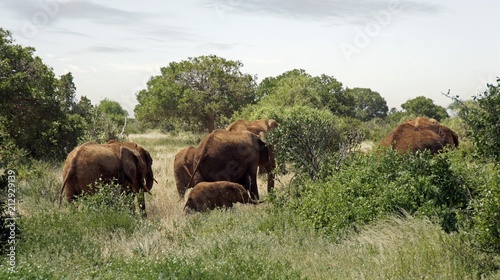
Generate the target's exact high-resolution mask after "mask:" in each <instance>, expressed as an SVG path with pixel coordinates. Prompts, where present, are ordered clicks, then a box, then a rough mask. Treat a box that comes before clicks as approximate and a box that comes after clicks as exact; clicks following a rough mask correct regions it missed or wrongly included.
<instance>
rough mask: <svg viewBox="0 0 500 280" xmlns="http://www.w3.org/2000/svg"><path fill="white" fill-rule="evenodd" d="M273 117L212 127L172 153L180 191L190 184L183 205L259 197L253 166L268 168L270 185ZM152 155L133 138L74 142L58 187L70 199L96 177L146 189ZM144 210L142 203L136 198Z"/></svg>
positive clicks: (88, 190) (90, 189)
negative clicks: (269, 141) (195, 144)
mask: <svg viewBox="0 0 500 280" xmlns="http://www.w3.org/2000/svg"><path fill="white" fill-rule="evenodd" d="M278 125H279V124H278V123H277V122H276V121H275V120H272V119H270V120H257V121H245V120H239V121H236V122H234V123H232V124H231V125H229V126H228V127H227V129H219V130H215V131H213V132H211V133H209V134H208V135H206V136H205V138H204V139H203V140H202V141H201V142H200V144H199V145H198V147H192V146H190V147H187V148H185V149H182V150H181V151H179V152H178V153H177V155H176V156H175V159H174V177H175V182H176V187H177V191H178V193H179V197H180V199H181V200H182V199H183V198H184V195H185V193H186V190H187V189H189V188H193V190H192V191H191V192H190V193H189V197H188V198H187V200H186V204H185V207H184V209H185V210H186V211H189V210H195V211H204V210H207V209H213V208H215V207H231V206H232V205H233V203H237V202H240V203H253V204H257V203H260V201H259V191H258V188H257V170H258V168H261V169H263V170H265V172H266V173H267V174H268V176H267V177H268V190H271V189H272V188H273V187H274V175H273V173H272V172H273V169H274V165H275V163H274V150H273V148H272V146H270V145H266V143H265V142H264V135H265V133H267V132H268V131H269V130H271V129H273V128H276V127H278ZM152 164H153V159H152V158H151V156H150V154H149V152H147V151H146V150H145V149H144V148H142V147H141V146H139V145H137V144H136V143H132V142H127V143H122V142H118V141H109V142H108V143H106V144H97V143H85V144H83V145H81V146H79V147H77V148H75V149H74V150H73V151H72V152H71V153H70V154H69V155H68V157H67V159H66V161H65V163H64V167H63V184H62V188H61V193H60V201H61V200H62V194H63V192H65V193H66V200H67V201H68V202H71V201H73V200H75V199H76V197H77V196H78V195H81V194H83V193H85V194H93V193H94V192H95V189H96V188H95V185H96V183H97V182H99V181H100V182H103V183H110V182H116V183H118V184H119V185H121V186H122V188H123V191H124V192H127V193H130V192H133V193H139V192H149V191H150V190H151V188H152V186H153V182H154V181H156V180H155V179H154V175H153V171H152ZM140 207H141V212H142V213H143V214H145V203H144V201H143V203H142V204H140Z"/></svg>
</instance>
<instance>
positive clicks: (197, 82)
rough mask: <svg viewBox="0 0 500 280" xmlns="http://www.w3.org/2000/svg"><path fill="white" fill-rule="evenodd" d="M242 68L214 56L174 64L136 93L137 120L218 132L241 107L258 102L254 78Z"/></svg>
mask: <svg viewBox="0 0 500 280" xmlns="http://www.w3.org/2000/svg"><path fill="white" fill-rule="evenodd" d="M241 67H243V64H242V63H241V62H239V61H232V60H226V59H224V58H221V57H217V56H215V55H210V56H200V57H194V58H189V59H188V60H183V61H181V62H171V63H170V64H169V65H168V66H167V67H164V68H162V69H161V75H159V76H155V77H151V79H150V80H149V82H148V83H147V88H146V89H144V90H141V91H140V92H138V93H137V100H138V101H139V104H138V105H137V106H136V107H135V110H134V111H135V114H136V117H137V118H138V119H139V120H140V121H142V122H146V123H151V124H154V125H158V124H161V123H162V122H165V121H172V122H175V121H177V122H184V123H187V124H189V125H190V126H191V127H198V128H201V127H202V128H205V129H207V130H208V131H212V130H214V129H215V127H216V124H217V123H219V122H220V121H221V120H222V119H223V118H229V117H231V116H232V114H233V113H234V112H235V111H237V110H239V109H240V108H241V107H242V106H244V105H247V104H250V103H253V102H255V100H256V92H255V87H256V85H255V77H254V76H252V75H249V74H243V73H242V72H241V70H240V69H241Z"/></svg>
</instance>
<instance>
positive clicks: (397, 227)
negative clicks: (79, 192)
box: [0, 134, 477, 279]
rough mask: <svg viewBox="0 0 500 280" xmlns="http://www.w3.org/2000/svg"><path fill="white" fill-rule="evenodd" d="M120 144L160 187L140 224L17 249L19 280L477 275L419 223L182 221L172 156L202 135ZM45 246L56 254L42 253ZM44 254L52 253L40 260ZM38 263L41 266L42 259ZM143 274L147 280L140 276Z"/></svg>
mask: <svg viewBox="0 0 500 280" xmlns="http://www.w3.org/2000/svg"><path fill="white" fill-rule="evenodd" d="M128 140H129V141H134V142H136V143H138V144H139V145H141V146H143V147H144V148H146V149H147V150H148V151H149V152H150V153H151V155H152V157H153V160H154V162H153V171H154V174H155V177H156V179H157V181H158V184H155V186H154V187H153V189H152V191H151V192H152V196H150V195H146V206H147V212H148V218H147V219H136V220H135V221H137V223H138V226H137V227H136V228H135V229H134V230H133V231H132V232H130V231H129V232H127V231H126V230H122V229H117V230H113V231H111V232H104V233H103V232H102V231H96V232H92V231H89V230H86V229H85V227H83V228H81V229H78V231H77V232H78V234H80V236H76V237H75V239H76V240H78V242H82V243H85V242H91V243H92V244H95V249H96V250H97V251H96V252H94V251H93V249H92V248H91V249H89V248H86V247H83V248H82V249H81V252H80V251H79V250H80V249H77V250H76V251H73V252H71V251H69V252H65V251H64V250H65V249H66V248H68V247H69V248H73V246H77V247H75V248H80V247H78V246H80V245H72V244H71V243H70V244H68V245H65V246H59V245H58V244H54V243H57V242H61V240H59V239H58V236H57V235H55V234H47V235H40V236H38V237H37V238H38V241H36V242H45V243H43V245H42V248H41V249H35V248H33V247H35V246H33V245H31V246H30V247H29V248H24V249H21V250H26V251H27V252H26V253H25V254H23V256H22V257H20V260H22V262H23V263H24V264H25V265H26V268H25V270H24V273H25V274H24V275H23V276H26V277H25V278H29V276H32V277H31V278H34V276H35V275H36V276H37V277H38V276H39V275H40V273H42V272H43V273H46V274H45V276H41V277H42V278H56V279H57V278H78V277H80V278H95V277H96V276H97V275H101V277H102V278H103V279H133V278H134V277H135V278H143V279H146V278H147V279H149V278H155V279H157V278H158V275H159V276H160V277H162V275H163V276H165V275H169V273H177V274H176V275H178V276H175V275H174V276H170V275H169V277H173V278H176V277H178V278H181V279H187V278H190V279H207V278H211V279H213V278H232V279H234V278H238V277H243V276H244V278H248V279H262V278H268V279H280V278H288V279H298V278H301V279H303V278H307V279H474V278H477V275H475V274H474V273H475V271H474V270H467V269H469V268H466V267H465V265H464V264H465V263H466V261H467V258H468V257H470V256H472V253H471V252H468V251H467V250H466V249H464V248H466V246H467V244H465V243H463V242H461V241H460V240H458V239H456V238H454V236H450V235H448V234H446V233H444V232H443V231H442V230H441V229H440V228H439V227H438V226H436V225H434V224H432V223H431V222H429V221H427V220H419V219H412V218H410V217H407V218H389V219H387V220H383V221H379V222H377V223H375V224H373V225H370V226H367V227H366V228H365V229H364V230H363V231H361V232H360V233H353V234H352V235H351V237H350V238H349V239H348V240H343V241H341V242H340V243H337V242H335V241H332V239H330V238H328V236H322V235H319V234H318V233H317V232H315V231H314V230H313V229H312V228H310V227H308V226H306V225H302V224H301V222H300V221H298V220H297V219H296V218H295V217H292V216H291V214H290V213H283V212H279V211H276V209H275V208H274V207H275V206H274V205H273V204H271V203H263V204H260V205H257V206H254V205H241V204H237V205H236V207H234V209H230V210H227V211H224V210H215V211H211V212H208V213H195V214H190V215H186V214H184V212H183V207H184V201H179V198H178V194H177V190H176V187H175V181H174V178H173V159H174V156H175V154H176V153H177V152H178V151H179V150H181V149H183V148H185V147H186V146H188V145H196V143H198V142H199V141H200V140H201V136H199V135H192V134H181V135H175V136H172V135H168V136H165V135H156V134H154V135H130V136H129V139H128ZM49 173H50V174H48V175H47V177H48V178H51V180H53V181H54V180H56V181H57V180H59V179H58V178H60V171H59V170H58V168H54V169H52V170H50V171H49ZM54 178H56V179H54ZM44 180H45V179H44ZM290 180H291V175H286V176H282V177H280V178H278V181H277V183H276V187H277V189H280V188H285V187H287V185H288V182H289V181H290ZM258 184H259V192H260V193H261V194H262V195H261V196H262V198H263V199H265V198H266V196H267V186H266V183H265V182H262V180H259V182H258ZM51 187H53V186H51ZM57 187H59V185H58V186H57ZM31 196H34V197H35V196H38V194H37V193H35V194H31ZM44 199H46V198H43V197H41V198H40V200H41V201H42V203H41V204H40V203H35V202H34V201H35V200H33V199H32V198H30V199H28V200H26V202H23V203H25V204H27V205H25V207H21V208H22V209H30V211H36V209H37V207H39V206H40V205H45V204H44V203H45V202H43V201H44ZM21 206H22V205H21ZM48 207H52V210H50V211H53V212H54V213H56V214H59V215H60V216H64V215H66V214H70V211H69V210H68V207H63V208H62V209H54V207H53V206H52V205H51V202H48V203H46V206H43V208H40V211H45V210H42V209H48ZM32 214H36V213H32ZM61 214H62V215H61ZM334 214H335V213H332V215H334ZM73 215H75V214H73ZM76 215H77V216H78V213H77V214H76ZM33 216H34V218H33V221H34V222H37V221H36V219H37V218H36V215H33ZM55 217H59V216H57V215H56V216H55ZM30 222H31V221H30ZM63 222H65V220H62V222H60V223H58V222H57V221H56V222H52V224H51V225H53V226H56V227H57V226H59V225H61V223H63ZM41 223H42V224H45V221H41ZM77 225H79V224H78V223H77ZM61 228H64V227H63V225H61ZM35 230H36V229H35ZM52 230H53V232H60V230H59V229H52ZM31 244H36V243H31ZM52 246H54V248H52V249H50V248H51V247H52ZM61 248H62V249H61ZM44 250H49V252H57V254H58V255H57V256H51V257H50V258H48V256H47V253H44V252H45V251H44ZM462 253H463V254H462ZM45 259H47V261H41V260H45ZM42 262H43V265H41V263H42ZM82 263H83V265H82ZM112 263H123V264H124V265H125V264H130V263H131V264H136V265H139V267H140V268H141V269H142V268H144V269H145V271H137V270H136V269H135V268H130V269H128V270H127V269H126V268H125V267H123V266H118V267H114V266H113V265H111V264H112ZM142 263H144V264H147V266H143V265H141V264H142ZM167 264H168V265H167ZM176 264H177V265H178V266H176ZM75 265H76V266H78V265H81V266H83V267H86V269H87V270H88V271H87V270H85V271H83V272H82V271H81V270H78V269H75V268H74V267H75ZM186 266H187V267H186ZM146 273H149V274H148V275H153V276H149V277H146V276H145V275H146ZM193 273H194V274H193ZM207 273H208V274H207ZM106 275H107V276H106ZM193 275H195V276H193ZM196 275H197V276H196ZM207 275H208V276H207ZM1 277H2V274H1V273H0V278H1Z"/></svg>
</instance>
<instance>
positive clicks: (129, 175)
mask: <svg viewBox="0 0 500 280" xmlns="http://www.w3.org/2000/svg"><path fill="white" fill-rule="evenodd" d="M120 159H121V165H122V172H123V177H124V179H125V182H127V183H128V184H130V185H131V188H132V192H134V193H137V192H138V191H139V187H142V185H143V182H144V178H143V175H142V171H141V170H142V168H143V166H141V165H144V163H143V161H142V159H141V158H140V157H139V156H138V154H137V153H136V152H135V151H133V150H132V149H130V148H127V147H125V146H121V147H120Z"/></svg>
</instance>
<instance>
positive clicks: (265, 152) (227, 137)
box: [190, 129, 274, 199]
mask: <svg viewBox="0 0 500 280" xmlns="http://www.w3.org/2000/svg"><path fill="white" fill-rule="evenodd" d="M270 156H271V155H270V153H269V149H268V147H267V146H266V143H264V142H263V141H262V140H261V139H260V138H259V137H258V136H257V135H255V134H253V133H251V132H249V131H241V132H234V131H228V130H224V129H219V130H215V131H213V132H211V133H210V134H208V135H207V136H206V137H205V138H204V139H203V140H202V141H201V143H200V145H199V146H198V148H197V151H196V155H195V167H194V169H193V175H192V176H191V179H190V182H191V181H192V180H193V181H194V185H196V184H198V183H200V182H214V181H230V182H234V183H239V184H241V185H243V186H244V187H245V188H246V189H248V190H249V191H250V196H251V197H252V198H253V199H259V190H258V188H257V167H258V166H262V167H264V168H265V169H266V170H267V171H268V189H269V187H270V186H271V187H272V186H273V185H274V176H273V174H272V170H273V169H274V166H273V165H272V164H273V161H272V160H271V159H270Z"/></svg>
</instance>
